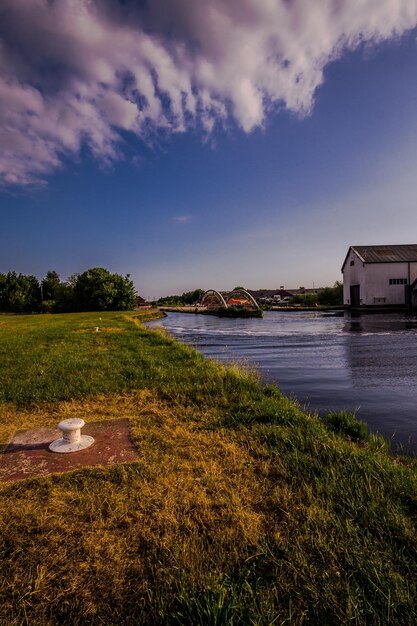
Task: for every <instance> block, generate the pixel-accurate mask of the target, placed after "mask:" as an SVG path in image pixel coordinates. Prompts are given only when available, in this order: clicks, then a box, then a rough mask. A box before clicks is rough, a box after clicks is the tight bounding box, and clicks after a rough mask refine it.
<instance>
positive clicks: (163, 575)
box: [0, 313, 417, 626]
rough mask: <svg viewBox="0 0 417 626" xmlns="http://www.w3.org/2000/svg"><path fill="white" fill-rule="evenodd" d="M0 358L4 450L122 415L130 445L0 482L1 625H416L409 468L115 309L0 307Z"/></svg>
mask: <svg viewBox="0 0 417 626" xmlns="http://www.w3.org/2000/svg"><path fill="white" fill-rule="evenodd" d="M99 317H101V319H99ZM95 326H98V327H100V329H101V330H100V332H98V333H96V332H94V330H93V328H94V327H95ZM0 357H1V358H0V416H1V419H0V429H1V430H0V435H1V436H0V439H1V441H2V442H3V443H5V442H6V441H7V440H8V438H9V437H10V435H11V434H12V432H13V431H14V430H15V429H16V428H30V427H38V426H49V425H54V424H56V422H57V421H58V420H59V419H62V417H64V416H65V417H69V416H75V415H76V416H80V417H83V418H84V419H85V420H86V421H98V420H104V419H112V418H114V417H126V416H127V417H129V418H130V420H131V431H132V437H133V438H134V440H135V442H136V443H137V446H138V448H139V450H140V453H141V458H140V460H139V461H137V462H135V463H131V464H127V465H118V466H113V467H111V468H100V469H97V468H95V469H92V468H86V469H84V470H82V471H80V470H77V471H74V472H70V473H68V474H65V475H55V476H50V477H46V478H39V479H36V480H35V479H32V480H27V481H23V482H21V483H16V484H13V485H3V486H2V487H1V509H0V542H1V543H0V560H1V563H2V567H1V571H0V577H1V587H0V623H1V624H6V625H16V626H21V625H22V624H28V625H29V624H30V625H31V626H32V625H38V624H39V625H45V626H46V625H48V626H49V625H53V624H71V626H72V625H74V626H76V625H80V626H81V625H85V624H87V625H96V624H97V625H106V626H107V625H108V626H113V625H116V624H117V625H122V624H132V625H136V624H161V625H162V624H190V625H191V624H193V625H194V624H200V625H201V626H203V625H204V626H205V625H207V624H213V625H215V624H216V625H219V624H232V625H233V624H258V625H261V624H262V625H263V624H265V625H267V624H268V625H269V624H296V625H298V624H324V625H333V624H347V623H351V624H367V625H368V624H375V625H377V624H378V625H382V624H398V625H400V624H401V625H404V624H410V625H411V624H415V623H416V621H417V605H416V596H417V593H416V592H417V589H416V581H417V558H416V557H417V550H416V547H417V536H416V526H415V523H416V515H417V473H416V469H417V466H416V462H415V461H414V460H412V459H404V458H392V457H391V456H390V454H389V452H388V451H387V449H386V447H385V446H384V444H383V442H382V441H381V440H380V439H377V438H375V437H371V438H370V439H369V440H367V441H366V442H363V443H360V444H358V443H354V442H353V441H350V440H349V439H348V438H346V437H343V436H340V435H337V434H335V433H334V432H333V431H331V430H330V429H329V428H327V427H326V426H325V425H324V424H323V423H322V422H321V421H320V420H318V419H316V418H315V417H312V416H309V415H306V414H305V413H304V412H303V411H302V410H301V409H300V407H298V406H297V405H296V404H295V403H293V402H292V401H290V400H289V399H287V398H285V397H284V396H282V395H281V394H280V393H279V391H278V390H276V389H275V388H273V387H270V386H268V387H265V388H262V387H261V386H260V385H259V382H258V379H257V376H256V374H255V373H245V372H243V371H242V370H240V369H238V368H236V367H232V368H226V367H224V366H222V365H219V364H216V363H213V362H210V361H207V360H205V359H204V358H203V357H202V356H201V355H200V354H198V353H197V352H195V351H193V350H191V349H189V348H187V347H185V346H181V345H179V344H178V343H176V342H175V341H174V340H172V339H170V338H168V337H166V336H165V335H164V334H163V333H162V332H161V331H150V330H148V329H145V328H144V327H143V326H142V325H141V323H140V321H139V320H138V319H137V318H136V319H132V317H131V316H129V315H123V314H120V313H118V314H116V313H106V314H78V315H60V316H33V317H26V316H21V317H14V318H13V317H0Z"/></svg>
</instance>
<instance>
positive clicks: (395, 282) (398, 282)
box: [389, 278, 407, 285]
mask: <svg viewBox="0 0 417 626" xmlns="http://www.w3.org/2000/svg"><path fill="white" fill-rule="evenodd" d="M389 284H390V285H406V284H407V279H406V278H390V279H389Z"/></svg>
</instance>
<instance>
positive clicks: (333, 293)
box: [317, 281, 343, 306]
mask: <svg viewBox="0 0 417 626" xmlns="http://www.w3.org/2000/svg"><path fill="white" fill-rule="evenodd" d="M317 302H318V303H319V304H321V305H322V306H339V305H342V304H343V283H341V282H339V281H336V282H335V284H334V285H333V287H325V288H324V289H321V290H320V291H319V293H318V294H317Z"/></svg>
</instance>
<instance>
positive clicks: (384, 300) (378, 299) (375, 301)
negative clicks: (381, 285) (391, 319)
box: [374, 298, 387, 304]
mask: <svg viewBox="0 0 417 626" xmlns="http://www.w3.org/2000/svg"><path fill="white" fill-rule="evenodd" d="M386 300H387V299H386V298H374V304H385V303H386Z"/></svg>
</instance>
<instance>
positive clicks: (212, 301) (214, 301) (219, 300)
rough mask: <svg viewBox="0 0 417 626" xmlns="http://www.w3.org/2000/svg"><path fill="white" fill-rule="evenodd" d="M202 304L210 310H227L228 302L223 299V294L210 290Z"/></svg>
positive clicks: (202, 299)
mask: <svg viewBox="0 0 417 626" xmlns="http://www.w3.org/2000/svg"><path fill="white" fill-rule="evenodd" d="M201 304H202V305H203V306H206V307H207V308H208V309H214V308H216V309H218V308H219V307H221V308H223V309H227V303H226V300H225V299H224V298H223V296H222V294H221V293H220V292H219V291H216V290H215V289H208V291H206V293H205V294H203V297H202V298H201Z"/></svg>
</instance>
